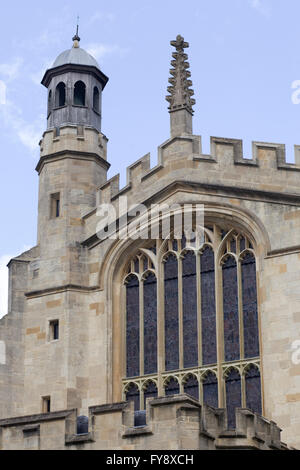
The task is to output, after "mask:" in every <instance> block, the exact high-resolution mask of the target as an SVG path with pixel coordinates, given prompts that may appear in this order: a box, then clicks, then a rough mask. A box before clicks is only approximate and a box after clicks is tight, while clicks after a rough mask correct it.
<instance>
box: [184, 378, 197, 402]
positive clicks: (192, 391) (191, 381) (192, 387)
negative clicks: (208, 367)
mask: <svg viewBox="0 0 300 470" xmlns="http://www.w3.org/2000/svg"><path fill="white" fill-rule="evenodd" d="M184 393H187V394H188V395H191V396H192V397H194V398H196V400H199V383H198V380H197V378H196V377H195V376H194V375H190V376H189V377H188V379H187V381H186V382H185V384H184Z"/></svg>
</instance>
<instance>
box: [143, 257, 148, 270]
mask: <svg viewBox="0 0 300 470" xmlns="http://www.w3.org/2000/svg"><path fill="white" fill-rule="evenodd" d="M143 269H144V271H147V269H148V258H143Z"/></svg>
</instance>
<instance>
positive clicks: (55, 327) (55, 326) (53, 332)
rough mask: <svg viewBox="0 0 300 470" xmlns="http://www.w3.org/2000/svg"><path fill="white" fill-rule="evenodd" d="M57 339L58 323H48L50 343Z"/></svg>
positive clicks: (54, 321) (56, 321)
mask: <svg viewBox="0 0 300 470" xmlns="http://www.w3.org/2000/svg"><path fill="white" fill-rule="evenodd" d="M58 339H59V321H58V320H53V321H51V322H50V341H56V340H58Z"/></svg>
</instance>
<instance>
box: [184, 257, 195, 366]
mask: <svg viewBox="0 0 300 470" xmlns="http://www.w3.org/2000/svg"><path fill="white" fill-rule="evenodd" d="M182 294H183V299H182V309H183V312H182V313H183V363H184V368H187V367H194V366H197V365H198V333H197V332H198V325H197V274H196V256H195V254H194V252H192V251H188V252H186V253H185V255H184V258H183V259H182Z"/></svg>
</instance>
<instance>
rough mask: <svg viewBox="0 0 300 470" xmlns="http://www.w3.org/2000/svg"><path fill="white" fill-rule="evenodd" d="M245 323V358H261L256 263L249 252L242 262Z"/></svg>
mask: <svg viewBox="0 0 300 470" xmlns="http://www.w3.org/2000/svg"><path fill="white" fill-rule="evenodd" d="M241 271H242V298H243V322H244V356H245V358H251V357H257V356H259V334H258V313H257V287H256V263H255V256H254V255H253V253H250V252H247V253H246V254H245V255H244V258H243V259H242V262H241Z"/></svg>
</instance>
